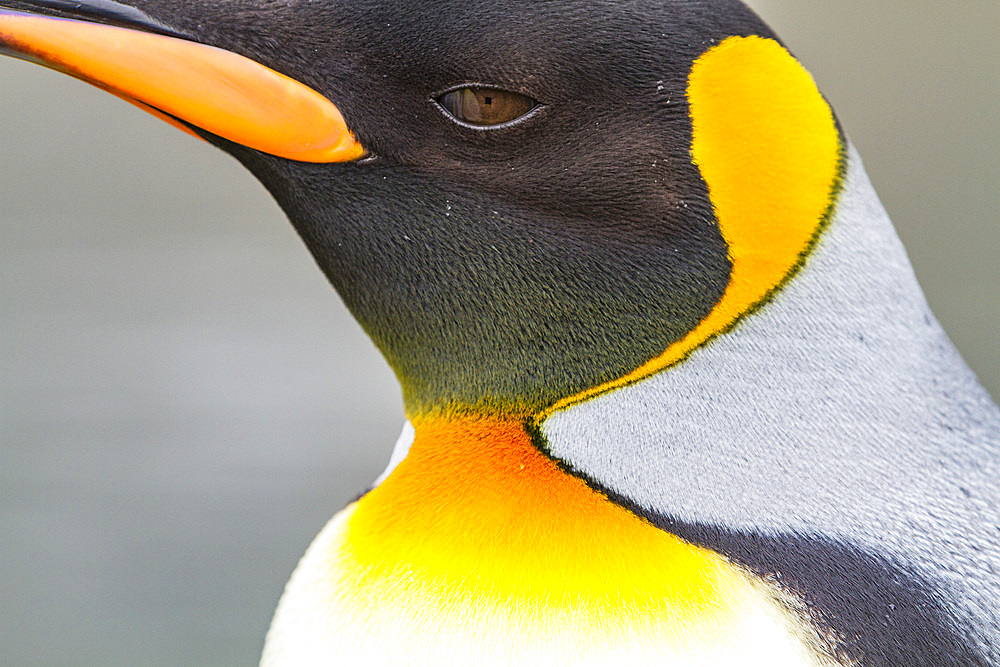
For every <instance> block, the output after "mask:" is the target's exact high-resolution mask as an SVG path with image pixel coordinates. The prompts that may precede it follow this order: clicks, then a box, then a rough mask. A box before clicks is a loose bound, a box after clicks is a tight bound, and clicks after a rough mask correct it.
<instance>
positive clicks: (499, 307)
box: [0, 0, 842, 416]
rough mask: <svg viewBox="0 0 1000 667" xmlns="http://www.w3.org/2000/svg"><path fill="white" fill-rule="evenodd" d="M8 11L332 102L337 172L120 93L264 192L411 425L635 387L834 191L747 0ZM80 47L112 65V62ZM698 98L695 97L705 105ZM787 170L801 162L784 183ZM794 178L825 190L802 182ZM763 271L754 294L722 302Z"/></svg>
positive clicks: (59, 4) (34, 53) (20, 49)
mask: <svg viewBox="0 0 1000 667" xmlns="http://www.w3.org/2000/svg"><path fill="white" fill-rule="evenodd" d="M0 7H7V8H9V9H11V10H14V11H15V12H18V13H11V12H4V13H0V48H4V49H5V50H6V51H7V52H11V51H13V52H15V54H16V55H17V54H20V55H24V54H28V55H29V56H30V57H32V58H34V59H36V60H41V61H42V62H43V64H49V65H53V66H57V67H61V68H62V69H66V70H68V71H69V72H70V73H71V74H74V75H76V76H80V77H81V78H84V79H87V80H91V81H92V82H96V83H98V84H99V85H102V86H103V87H105V88H108V89H111V90H112V91H113V92H118V93H119V94H121V92H122V90H121V88H120V87H118V83H117V82H116V81H104V80H98V79H97V78H96V77H95V76H93V75H90V74H86V73H84V74H81V72H80V71H78V70H74V69H73V68H72V67H69V66H66V65H65V64H61V63H63V62H64V61H63V60H61V58H62V56H61V55H60V54H53V53H52V52H51V51H44V50H40V49H38V48H34V47H33V42H32V39H34V38H30V37H28V38H26V37H23V36H21V37H19V36H18V35H17V34H16V30H17V29H18V28H16V26H15V27H14V28H11V27H10V26H11V25H14V24H13V23H12V21H11V17H17V16H23V14H20V12H30V13H32V14H34V15H38V14H43V15H46V18H45V19H38V20H44V21H47V22H52V21H54V20H57V19H54V18H49V17H60V18H61V19H66V18H70V19H74V20H82V21H86V22H87V23H88V24H93V23H99V24H103V25H104V26H107V28H106V29H107V30H109V31H114V32H113V33H109V34H116V35H117V34H120V33H123V32H125V31H128V32H133V31H142V32H144V33H152V34H154V35H156V39H157V40H158V42H157V43H159V41H163V42H166V41H167V40H176V39H180V40H186V41H187V42H189V43H190V42H193V43H197V44H199V45H205V46H209V47H215V48H216V49H221V50H222V51H223V52H224V53H228V54H237V55H238V56H242V57H243V58H244V59H247V60H248V61H250V62H252V63H257V64H259V65H263V66H265V67H266V68H269V70H273V71H275V72H278V73H280V74H281V75H284V76H285V77H288V78H289V79H290V80H292V81H293V82H296V85H298V86H300V87H301V89H304V90H308V91H310V92H315V93H318V95H319V96H321V97H322V98H323V99H325V100H328V101H329V102H331V103H332V105H333V106H334V107H335V109H334V111H335V112H339V114H340V116H341V117H342V122H343V123H344V124H345V125H346V131H345V133H344V136H346V137H347V138H348V139H353V141H348V142H347V144H345V145H346V146H347V149H345V151H344V152H342V153H339V154H338V156H337V157H336V159H335V161H329V160H326V159H315V157H314V156H313V157H308V156H307V158H306V159H297V157H299V156H296V155H291V156H290V155H287V154H281V151H269V150H266V149H265V150H262V149H261V147H260V146H258V145H253V143H252V142H247V141H243V140H242V137H243V135H242V134H240V133H239V132H236V131H233V132H232V133H230V132H229V131H228V129H229V128H228V126H227V127H224V128H223V129H222V130H219V129H218V127H216V126H214V125H213V126H212V127H206V126H205V125H204V124H199V122H198V120H197V118H198V117H197V116H196V115H187V114H186V110H185V112H175V111H172V110H167V109H163V108H158V107H157V105H156V103H155V101H151V100H150V99H147V98H143V97H142V96H141V95H135V94H132V93H129V92H128V91H126V93H128V95H127V96H129V97H131V98H132V100H133V101H138V102H140V103H143V104H145V105H147V106H152V107H154V110H157V111H160V112H163V113H166V114H167V115H168V116H170V117H171V118H172V119H174V120H179V121H181V122H183V123H184V124H185V125H186V126H188V127H190V128H191V129H192V130H193V131H195V132H197V133H198V134H200V135H201V136H202V137H204V138H206V139H208V140H209V141H211V142H213V143H215V144H217V145H218V146H220V147H221V148H223V149H224V150H226V151H228V152H230V153H231V154H233V155H234V156H235V157H236V158H237V159H239V160H240V161H241V162H242V163H243V164H245V165H246V166H247V167H248V168H249V169H250V170H251V171H252V172H253V173H254V174H255V175H256V176H257V177H258V178H259V179H260V180H261V181H262V182H263V183H264V185H265V186H266V187H267V188H268V189H269V190H270V192H271V193H272V194H273V196H274V197H275V198H276V199H277V201H278V202H279V204H280V205H281V206H282V208H283V209H284V210H285V211H286V213H287V214H288V216H289V218H290V219H291V220H292V222H293V224H294V225H295V227H296V228H297V230H298V231H299V233H300V235H301V236H302V238H303V239H304V240H305V242H306V244H307V246H308V247H309V249H310V251H311V252H312V254H313V256H314V257H315V258H316V261H317V263H318V264H319V266H320V268H321V269H322V270H323V271H324V273H325V274H326V275H327V277H328V278H329V279H330V281H331V282H332V283H333V285H334V287H335V288H336V289H337V290H338V292H339V293H340V295H341V296H342V298H343V299H344V301H345V303H346V304H347V306H348V308H349V309H350V310H351V311H352V313H353V314H354V315H355V317H356V318H357V319H358V321H359V322H360V323H361V325H362V326H363V327H364V328H365V330H366V331H367V332H368V334H369V335H370V336H371V337H372V339H373V340H374V341H375V343H376V345H378V347H379V348H380V349H381V351H382V352H383V354H384V355H385V356H386V358H387V359H388V361H389V363H390V365H391V366H392V367H393V368H394V370H395V371H396V373H397V375H398V377H399V379H400V381H401V384H402V386H403V392H404V399H405V401H406V405H407V410H408V412H409V413H410V414H411V416H413V415H419V414H426V413H434V412H449V411H451V412H453V411H474V412H476V411H483V412H488V413H491V414H500V415H506V416H527V415H535V414H538V413H540V412H541V411H544V410H546V409H548V408H550V407H551V406H553V405H556V404H558V403H559V402H560V401H566V400H572V399H573V397H579V396H585V395H587V393H588V392H593V391H595V390H598V389H600V388H601V387H606V386H610V385H613V384H614V383H616V382H622V381H627V380H628V379H629V378H632V379H634V378H636V377H638V376H640V375H642V374H643V372H645V371H643V370H642V369H647V370H649V369H650V368H651V367H650V364H653V366H656V365H657V360H658V359H660V360H662V359H663V355H664V353H665V351H667V350H670V349H680V348H678V346H681V348H684V349H687V348H690V347H691V346H692V345H696V344H698V343H699V341H702V342H703V341H704V340H705V339H707V338H708V337H710V336H711V335H715V334H716V333H719V332H721V331H723V330H725V328H726V327H728V326H731V325H732V324H733V323H734V322H735V321H736V320H737V319H738V318H739V317H740V316H741V315H742V314H743V313H745V312H748V311H749V310H751V309H752V308H753V307H754V306H755V305H756V304H757V303H759V302H760V301H761V300H763V299H765V298H767V296H768V295H769V294H770V293H771V292H773V290H774V289H777V288H778V287H779V286H780V283H781V282H782V281H784V280H786V279H787V278H788V276H790V275H791V274H792V273H793V272H794V269H795V266H797V265H798V263H800V262H801V260H802V258H803V257H804V256H805V254H806V253H807V251H808V247H809V246H810V244H811V243H812V241H813V240H814V239H815V236H816V234H818V233H819V232H818V230H819V229H820V227H821V224H822V220H823V218H824V216H825V215H826V214H827V213H828V211H829V209H830V207H831V206H832V203H833V199H834V197H835V191H836V183H837V180H838V178H839V170H840V166H839V165H840V162H841V154H842V151H841V145H842V141H841V139H840V134H839V131H838V130H837V129H836V123H835V120H834V119H833V116H832V112H830V111H829V108H828V107H827V106H826V104H825V102H823V101H822V98H821V97H819V95H818V93H817V92H815V88H814V87H810V86H811V79H808V75H804V76H805V79H803V78H802V74H800V68H798V66H797V63H795V62H794V60H793V59H792V58H791V56H789V55H788V54H787V51H785V50H784V49H783V47H781V46H780V44H779V43H778V42H777V41H776V38H775V37H774V35H773V34H772V33H771V32H770V30H769V29H768V28H767V26H766V25H764V24H763V23H762V22H761V21H760V20H759V19H758V18H757V17H756V16H755V15H754V14H753V13H752V12H751V11H750V10H749V9H747V8H746V7H745V6H744V5H743V4H742V3H740V2H735V1H731V0H714V1H712V2H695V1H689V2H660V1H653V0H647V1H641V2H634V3H626V4H622V3H620V2H614V1H610V0H609V1H602V2H586V3H581V2H574V1H571V0H559V1H556V2H542V3H539V2H513V1H511V2H500V3H497V2H485V1H483V0H476V1H474V2H467V1H465V2H458V1H457V0H435V1H434V2H416V3H398V2H387V1H385V0H351V1H338V0H320V1H305V0H301V1H295V0H293V1H291V2H272V1H269V0H239V1H229V2H218V1H217V0H212V1H209V0H198V1H192V0H184V1H181V0H131V2H130V3H129V4H128V5H122V4H119V3H117V2H111V1H110V0H87V1H85V2H72V3H68V2H63V1H62V0H0ZM34 18H36V19H37V18H38V17H37V16H35V17H34ZM12 34H13V37H12ZM66 48H75V47H66ZM709 54H714V55H712V56H711V58H709V60H710V61H711V62H708V61H707V60H706V58H708V57H709ZM88 57H91V58H93V59H97V60H101V61H102V62H105V63H107V64H109V65H110V66H111V67H112V69H113V68H114V66H115V65H116V62H115V59H116V58H120V57H121V56H120V55H116V54H115V52H113V51H110V50H109V51H107V52H100V51H99V52H97V53H95V54H90V55H89V56H88ZM699 64H701V70H700V71H701V72H702V73H701V74H696V72H697V71H699ZM734 72H735V73H736V74H734ZM148 76H149V77H150V78H151V79H153V80H154V81H155V80H156V79H157V77H159V76H162V73H161V72H160V71H159V70H157V71H150V72H148ZM112 78H113V77H112ZM806 79H808V81H806ZM792 80H793V81H792ZM789 81H792V83H789ZM218 85H219V87H220V89H221V88H223V87H225V81H224V80H222V79H220V80H219V82H218ZM696 89H697V90H698V91H701V92H697V93H696ZM786 89H790V90H786ZM800 89H802V90H805V91H806V92H805V94H806V97H808V99H807V100H805V101H803V100H801V99H799V98H800V97H801V96H802V94H803V93H801V91H800ZM696 94H697V95H699V96H700V98H699V99H701V100H704V102H698V103H697V104H699V105H700V106H699V109H707V111H704V112H702V111H700V110H696V109H695V108H694V107H695V100H694V99H693V96H694V95H696ZM197 95H199V96H201V95H206V93H202V92H199V93H197ZM782 96H784V97H787V98H788V100H789V101H787V102H786V101H782V100H781V99H779V100H775V99H773V98H775V97H777V98H782ZM748 119H749V120H748ZM236 120H237V121H238V120H239V119H236ZM307 124H308V123H305V122H303V123H302V125H303V126H304V125H307ZM300 129H302V131H306V130H307V129H308V128H305V127H301V128H300ZM346 132H349V135H347V134H346ZM699 132H700V133H701V136H703V137H705V136H707V137H708V139H707V140H706V141H702V142H701V144H700V145H701V146H702V147H703V148H699V144H698V140H697V137H698V135H699ZM699 151H700V152H699ZM765 153H767V154H768V157H767V158H766V159H765V160H764V162H763V163H757V162H756V161H755V156H759V155H762V154H765ZM771 153H775V154H777V157H776V158H775V160H776V162H777V163H778V167H775V166H774V164H771V163H770V162H768V160H770V159H771V158H770V154H771ZM785 163H794V164H791V166H790V167H789V170H788V173H787V174H779V175H777V176H775V172H776V171H778V172H780V171H781V169H782V168H784V166H785ZM713 170H714V171H713ZM719 174H721V176H720V175H719ZM802 174H807V175H808V176H809V178H811V179H812V180H813V181H815V182H812V181H810V183H809V184H808V185H807V186H804V187H805V189H807V190H809V194H807V195H802V196H800V195H799V194H798V193H797V192H796V190H797V189H798V188H799V185H800V184H799V180H800V179H799V176H801V175H802ZM807 180H808V179H807ZM761 193H763V195H762V194H761ZM786 199H787V200H792V204H785V203H783V202H784V201H785V200H786ZM799 199H808V200H809V201H808V205H801V206H799V205H798V204H796V203H795V202H797V201H798V200H799ZM796 206H798V208H796ZM748 208H749V209H755V210H754V211H750V213H747V209H748ZM785 209H789V210H785ZM800 209H801V210H800ZM726 211H730V213H729V214H727V215H728V217H727V218H726V220H732V219H734V216H735V217H739V216H740V215H742V216H743V217H744V218H746V217H747V216H748V215H749V218H753V219H752V220H744V221H743V222H740V223H739V224H740V225H742V227H741V228H740V229H741V231H740V232H739V233H738V234H737V236H738V237H739V238H740V239H741V240H740V241H739V244H738V245H740V247H739V248H736V247H735V246H734V240H733V239H734V237H733V232H732V229H733V228H732V226H731V225H730V228H729V229H728V230H727V226H726V225H727V223H726V220H723V215H724V212H726ZM803 211H804V213H803ZM733 212H735V213H733ZM755 216H756V217H755ZM803 216H804V217H805V218H807V219H805V220H804V221H801V224H800V221H799V220H798V218H799V217H803ZM787 217H795V218H796V220H794V221H793V222H792V223H791V224H792V227H794V229H793V230H792V231H789V230H788V229H786V228H785V226H784V225H785V223H784V222H782V221H783V220H784V219H785V218H787ZM760 220H763V221H764V223H763V224H765V225H770V226H771V227H772V228H770V229H761V228H760V225H758V226H757V227H755V226H754V225H755V224H757V222H759V221H760ZM754 221H757V222H754ZM796 225H797V226H796ZM799 227H801V229H799ZM788 239H791V240H790V241H789V240H788ZM782 244H785V245H789V248H786V249H784V250H781V251H780V252H777V254H779V255H780V257H778V258H777V259H775V258H774V257H772V254H775V251H774V250H773V248H772V246H773V245H778V246H780V245H782ZM757 246H760V247H757ZM782 253H783V254H782ZM748 256H752V257H751V259H753V261H757V262H758V263H759V264H762V265H766V264H768V263H771V264H779V265H780V266H778V267H777V268H776V269H774V270H772V271H771V273H770V274H768V277H765V278H759V276H758V275H757V274H758V273H760V271H763V270H764V269H760V271H758V270H757V268H755V267H756V265H754V266H752V267H751V268H750V269H741V270H740V271H737V268H738V267H745V266H747V264H746V262H744V259H745V258H746V257H748ZM749 283H755V284H756V287H755V288H754V290H751V291H753V294H751V295H750V296H746V295H743V296H742V297H740V299H737V300H736V301H737V303H736V305H733V299H734V298H735V297H733V295H732V293H733V292H734V290H735V291H737V292H738V291H739V290H740V289H743V287H745V285H746V284H749ZM757 283H759V284H757ZM741 286H742V287H741ZM737 296H740V295H737ZM727 299H728V301H727ZM727 303H728V304H729V306H726V304H727ZM723 306H726V307H723ZM720 308H721V311H722V315H719V312H720ZM727 308H728V310H727ZM713 314H714V315H713ZM713 316H714V318H715V319H714V320H713ZM706 322H709V324H710V325H711V326H706ZM700 328H701V329H706V331H703V332H701V333H699V329H700ZM694 339H698V340H694ZM691 340H694V343H690V341H691ZM685 341H689V342H688V343H685ZM685 345H686V346H687V347H686V348H685ZM684 349H680V353H681V354H683V353H684ZM659 365H660V366H661V367H662V366H664V365H668V362H662V363H660V364H659Z"/></svg>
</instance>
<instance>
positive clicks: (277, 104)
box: [0, 0, 364, 162]
mask: <svg viewBox="0 0 1000 667" xmlns="http://www.w3.org/2000/svg"><path fill="white" fill-rule="evenodd" d="M52 4H57V5H58V4H70V5H72V6H73V8H74V13H73V16H74V17H73V18H65V17H63V16H50V15H45V14H36V13H26V12H24V11H12V10H8V9H2V8H0V54H6V55H13V56H15V57H18V58H22V59H25V60H30V61H33V62H37V63H39V64H42V65H45V66H46V67H51V68H52V69H55V70H58V71H61V72H64V73H66V74H69V75H70V76H74V77H76V78H78V79H82V80H83V81H86V82H88V83H91V84H93V85H95V86H97V87H99V88H102V89H104V90H106V91H108V92H110V93H113V94H115V95H117V96H119V97H121V98H123V99H125V100H127V101H129V102H131V103H133V104H135V105H137V106H139V107H140V108H142V109H144V110H146V111H149V112H151V113H153V114H154V115H156V116H158V117H160V118H161V119H163V120H166V121H168V122H170V123H172V124H173V125H176V126H178V127H180V128H181V129H184V130H186V131H188V132H191V130H190V127H194V128H198V129H200V130H204V131H205V132H209V133H211V134H214V135H217V136H219V137H222V138H224V139H228V140H229V141H232V142H235V143H238V144H242V145H243V146H247V147H249V148H253V149H256V150H259V151H262V152H264V153H269V154H271V155H275V156H278V157H282V158H287V159H289V160H297V161H302V162H346V161H349V160H356V159H358V158H360V157H362V156H363V155H364V149H363V148H362V146H361V144H360V143H358V141H357V140H356V139H355V138H354V136H353V135H352V134H351V132H350V130H349V129H348V128H347V124H346V122H345V120H344V117H343V115H341V113H340V110H339V109H338V108H337V107H336V106H335V105H334V104H333V103H332V102H330V101H329V100H328V99H327V98H326V97H324V96H323V95H321V94H320V93H318V92H316V91H315V90H313V89H312V88H310V87H308V86H306V85H304V84H302V83H300V82H298V81H296V80H294V79H291V78H289V77H287V76H285V75H283V74H280V73H279V72H276V71H274V70H272V69H270V68H268V67H265V66H264V65H261V64H260V63H257V62H255V61H253V60H250V59H249V58H245V57H243V56H241V55H238V54H236V53H233V52H231V51H226V50H224V49H220V48H216V47H213V46H207V45H204V44H199V43H198V42H194V41H190V40H188V39H184V38H181V37H177V36H172V35H169V34H164V32H166V30H165V29H164V28H165V27H164V26H162V25H161V24H158V23H156V22H155V21H154V20H152V19H149V17H146V16H145V15H144V14H142V13H141V12H139V11H138V10H134V9H132V8H129V7H127V6H125V5H119V4H118V3H114V2H108V1H107V0H101V1H100V2H98V1H97V0H90V1H89V2H72V3H53V2H52V1H51V0H35V2H19V3H17V6H18V7H19V8H20V7H24V6H27V7H28V8H29V9H32V10H34V9H35V7H36V6H37V7H38V8H39V10H40V11H48V10H49V5H52ZM109 6H113V7H114V8H115V9H116V11H115V13H114V15H106V14H107V8H108V7H109ZM81 15H83V16H86V17H87V18H88V19H89V18H91V17H94V18H97V19H99V20H103V21H109V22H110V21H113V22H114V23H116V24H117V25H111V24H109V23H105V22H101V23H98V22H93V21H91V20H78V19H77V18H75V17H76V16H81ZM137 17H144V19H145V20H142V18H139V19H138V20H137ZM123 24H124V25H127V26H128V27H122V26H123ZM133 26H134V27H133ZM150 30H156V31H157V32H151V31H150Z"/></svg>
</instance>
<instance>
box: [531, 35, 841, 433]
mask: <svg viewBox="0 0 1000 667" xmlns="http://www.w3.org/2000/svg"><path fill="white" fill-rule="evenodd" d="M688 101H689V104H690V113H691V119H692V124H693V135H692V142H691V156H692V159H693V161H694V163H695V164H696V165H697V166H698V168H699V170H700V171H701V175H702V178H704V179H705V183H706V184H707V185H708V193H709V197H710V198H711V201H712V205H713V207H714V209H715V214H716V218H717V219H718V223H719V227H720V229H721V231H722V236H723V238H724V239H725V241H726V244H727V245H728V247H729V258H730V260H731V261H732V273H731V275H730V279H729V285H728V287H727V288H726V291H725V293H724V294H723V296H722V298H721V299H720V300H719V302H718V303H717V304H716V305H715V307H714V308H713V309H712V311H711V312H710V313H709V314H708V316H707V317H705V319H704V320H702V321H701V323H700V324H699V325H698V326H697V327H695V328H694V329H693V330H692V331H691V332H690V333H688V335H687V336H685V337H684V338H682V339H681V340H679V341H677V342H676V343H674V344H673V345H671V346H670V347H668V348H667V349H666V350H665V351H664V353H663V354H661V355H660V356H659V357H656V358H654V359H651V360H650V361H648V362H646V363H645V364H643V365H642V366H640V367H639V368H637V369H635V370H634V371H633V372H631V373H629V374H628V375H626V376H624V377H622V378H619V379H617V380H614V381H612V382H608V383H605V384H603V385H599V386H597V387H594V388H592V389H590V390H588V391H585V392H582V393H580V394H577V395H575V396H570V397H568V398H565V399H563V400H561V401H559V402H558V403H556V404H555V405H554V406H552V408H550V409H549V410H547V411H546V412H545V413H543V414H542V415H541V416H540V418H539V420H538V421H542V420H543V419H544V418H545V417H547V416H548V415H550V414H552V413H553V412H555V411H557V410H560V409H562V408H565V407H568V406H570V405H573V404H575V403H579V402H581V401H584V400H586V399H588V398H592V397H594V396H597V395H599V394H602V393H605V392H607V391H611V390H613V389H616V388H618V387H622V386H625V385H627V384H631V383H633V382H636V381H638V380H641V379H643V378H645V377H648V376H650V375H652V374H654V373H656V372H658V371H661V370H663V369H664V368H667V367H668V366H671V365H673V364H675V363H677V362H679V361H681V360H683V359H685V358H686V357H687V356H688V355H689V354H690V353H691V352H693V351H694V350H695V349H697V348H698V347H699V346H701V345H702V344H704V343H705V342H707V341H708V340H710V339H712V338H713V337H715V336H717V335H719V334H721V333H724V332H725V331H727V330H728V329H729V328H731V327H732V326H734V325H735V324H736V323H737V322H738V321H739V320H740V319H741V318H742V317H743V316H744V315H746V314H747V313H749V312H751V311H753V309H754V308H756V307H757V306H759V305H760V304H761V303H762V302H764V301H765V300H766V299H767V298H768V297H769V296H770V295H771V294H772V293H773V292H775V291H776V290H777V289H779V288H780V287H781V286H782V285H783V284H784V283H785V281H787V280H788V279H789V278H790V277H791V276H792V275H793V274H794V273H795V272H796V270H797V269H798V267H799V266H800V265H801V263H802V261H803V260H804V259H805V256H806V255H807V254H808V253H809V250H810V249H811V247H812V244H813V242H814V241H815V240H816V238H817V237H818V236H819V232H820V230H821V229H822V226H823V223H824V221H825V220H826V218H827V216H828V214H829V212H830V210H831V209H832V207H833V204H834V199H835V195H836V192H837V188H838V186H839V183H840V174H841V169H842V162H843V150H842V148H843V146H842V140H841V136H840V132H839V130H838V128H837V123H836V120H835V119H834V116H833V111H832V110H831V109H830V107H829V105H828V104H827V103H826V100H825V99H823V96H822V95H821V94H820V92H819V90H818V89H817V87H816V83H815V82H814V81H813V79H812V77H811V76H810V75H809V73H808V72H807V71H806V70H805V69H804V68H803V67H802V65H800V64H799V63H798V61H796V60H795V58H793V57H792V55H791V54H790V53H788V51H787V50H786V49H785V48H784V47H783V46H781V45H780V44H779V43H778V42H776V41H774V40H772V39H765V38H763V37H730V38H729V39H726V40H725V41H723V42H722V43H720V44H719V45H717V46H715V47H714V48H712V49H710V50H709V51H707V52H706V53H704V54H703V55H702V56H701V57H699V58H698V59H697V60H696V61H695V63H694V66H693V67H692V68H691V74H690V76H689V78H688Z"/></svg>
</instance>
